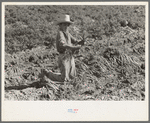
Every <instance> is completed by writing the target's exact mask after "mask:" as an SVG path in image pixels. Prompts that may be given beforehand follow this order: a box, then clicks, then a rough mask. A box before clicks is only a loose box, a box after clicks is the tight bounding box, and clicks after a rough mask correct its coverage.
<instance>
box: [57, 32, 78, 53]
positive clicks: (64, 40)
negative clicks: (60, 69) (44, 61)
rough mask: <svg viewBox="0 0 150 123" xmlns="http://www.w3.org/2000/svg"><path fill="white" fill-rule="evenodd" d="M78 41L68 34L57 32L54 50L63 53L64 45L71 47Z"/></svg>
mask: <svg viewBox="0 0 150 123" xmlns="http://www.w3.org/2000/svg"><path fill="white" fill-rule="evenodd" d="M77 42H78V41H77V40H76V39H75V38H74V37H73V36H72V35H71V34H70V33H69V32H63V31H58V33H57V38H56V48H57V51H58V52H59V53H64V52H65V50H66V48H65V47H64V46H65V45H69V46H73V44H75V43H77Z"/></svg>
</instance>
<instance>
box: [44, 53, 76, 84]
mask: <svg viewBox="0 0 150 123" xmlns="http://www.w3.org/2000/svg"><path fill="white" fill-rule="evenodd" d="M58 66H59V68H60V73H53V72H52V71H47V72H46V73H45V75H46V76H47V78H49V79H51V80H52V81H59V82H64V81H69V80H70V79H73V78H74V77H75V76H76V69H75V61H74V57H73V55H72V54H59V59H58Z"/></svg>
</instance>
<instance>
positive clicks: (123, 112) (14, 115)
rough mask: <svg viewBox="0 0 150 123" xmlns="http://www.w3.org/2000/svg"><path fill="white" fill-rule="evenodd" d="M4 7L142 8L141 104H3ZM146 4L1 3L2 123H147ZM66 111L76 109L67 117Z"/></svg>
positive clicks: (126, 102)
mask: <svg viewBox="0 0 150 123" xmlns="http://www.w3.org/2000/svg"><path fill="white" fill-rule="evenodd" d="M5 5H146V25H145V27H146V38H145V39H146V40H145V43H146V44H145V46H146V53H145V58H146V67H145V68H146V78H145V82H146V98H145V101H102V102H101V101H55V102H53V101H47V102H44V101H35V102H32V101H20V102H19V101H4V62H5V61H4V60H5V58H4V46H5V42H4V41H5V37H4V32H5V28H4V27H5V26H4V10H5V7H4V6H5ZM148 7H149V6H148V2H10V3H8V2H3V3H2V46H3V47H2V72H1V73H2V95H1V96H2V121H147V120H148V109H149V108H148V100H149V98H148V87H149V86H148V82H149V80H148V75H149V74H148V68H149V62H148V49H149V45H148V40H149V39H148V34H149V33H148V20H149V16H148ZM68 109H78V110H79V111H78V113H69V112H67V110H68Z"/></svg>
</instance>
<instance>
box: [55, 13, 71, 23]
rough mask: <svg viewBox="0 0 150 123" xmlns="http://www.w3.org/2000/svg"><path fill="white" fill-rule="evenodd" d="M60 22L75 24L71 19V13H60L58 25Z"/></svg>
mask: <svg viewBox="0 0 150 123" xmlns="http://www.w3.org/2000/svg"><path fill="white" fill-rule="evenodd" d="M60 23H69V24H73V22H72V21H70V16H69V15H59V16H58V17H57V21H56V22H55V24H56V25H58V24H60Z"/></svg>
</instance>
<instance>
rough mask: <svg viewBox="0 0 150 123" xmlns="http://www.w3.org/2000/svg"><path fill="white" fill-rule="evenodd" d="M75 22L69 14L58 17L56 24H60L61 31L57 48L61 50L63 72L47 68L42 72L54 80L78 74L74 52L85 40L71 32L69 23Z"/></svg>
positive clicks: (69, 77)
mask: <svg viewBox="0 0 150 123" xmlns="http://www.w3.org/2000/svg"><path fill="white" fill-rule="evenodd" d="M71 24H73V22H72V21H70V16H69V15H61V16H59V17H58V21H57V22H56V25H59V31H58V33H57V38H56V48H57V51H58V52H59V60H58V65H59V68H60V72H61V73H53V72H50V71H48V70H46V69H42V73H43V74H44V75H46V76H47V77H48V78H49V79H51V80H52V81H59V82H64V81H69V80H70V79H73V78H74V77H75V76H76V69H75V61H74V57H73V53H74V52H75V51H76V50H79V49H80V48H81V45H76V46H75V45H73V44H84V41H83V40H82V41H77V40H76V39H75V38H74V37H73V36H72V35H71V34H70V33H69V32H68V27H69V25H71Z"/></svg>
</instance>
